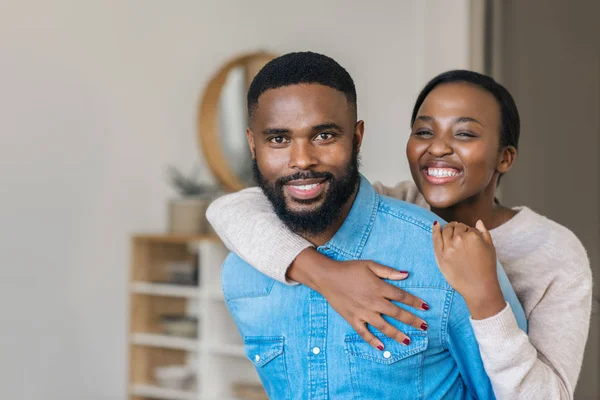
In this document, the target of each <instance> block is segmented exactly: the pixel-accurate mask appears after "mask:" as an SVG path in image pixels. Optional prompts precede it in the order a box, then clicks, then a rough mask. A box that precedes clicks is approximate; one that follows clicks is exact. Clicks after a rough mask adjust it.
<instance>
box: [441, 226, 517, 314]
mask: <svg viewBox="0 0 600 400" xmlns="http://www.w3.org/2000/svg"><path fill="white" fill-rule="evenodd" d="M433 247H434V250H435V257H436V259H437V262H438V266H439V268H440V271H441V272H442V274H443V275H444V278H446V280H447V281H448V283H449V284H450V286H452V287H453V288H454V289H455V290H456V291H457V292H458V293H460V294H461V295H462V297H463V298H464V299H465V302H466V303H467V307H468V308H469V311H470V312H471V317H472V318H473V319H485V318H489V317H492V316H494V315H496V314H498V313H499V312H500V311H502V310H503V309H504V307H505V306H506V302H505V301H504V296H503V294H502V290H501V289H500V283H499V282H498V275H497V272H496V248H495V247H494V243H493V241H492V236H491V235H490V233H489V232H488V230H487V229H486V227H485V225H484V224H483V222H481V221H478V222H477V225H476V228H471V227H469V226H467V225H465V224H461V223H458V222H450V223H449V224H447V225H446V226H444V227H443V228H442V227H441V226H440V224H438V223H437V221H436V223H434V226H433Z"/></svg>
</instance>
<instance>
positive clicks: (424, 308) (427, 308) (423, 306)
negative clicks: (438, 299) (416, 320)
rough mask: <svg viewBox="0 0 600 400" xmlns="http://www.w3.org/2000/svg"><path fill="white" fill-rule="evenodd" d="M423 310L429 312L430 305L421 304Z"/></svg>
mask: <svg viewBox="0 0 600 400" xmlns="http://www.w3.org/2000/svg"><path fill="white" fill-rule="evenodd" d="M421 308H423V310H425V311H427V310H429V304H427V303H423V304H421Z"/></svg>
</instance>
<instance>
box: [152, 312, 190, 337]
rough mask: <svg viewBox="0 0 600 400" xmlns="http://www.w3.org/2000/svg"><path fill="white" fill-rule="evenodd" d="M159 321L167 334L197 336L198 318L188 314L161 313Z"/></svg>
mask: <svg viewBox="0 0 600 400" xmlns="http://www.w3.org/2000/svg"><path fill="white" fill-rule="evenodd" d="M160 323H161V325H162V327H163V331H164V333H165V334H167V335H172V336H179V337H186V338H197V337H198V318H196V317H192V316H189V315H168V314H167V315H161V317H160Z"/></svg>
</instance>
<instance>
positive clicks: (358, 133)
mask: <svg viewBox="0 0 600 400" xmlns="http://www.w3.org/2000/svg"><path fill="white" fill-rule="evenodd" d="M364 135H365V121H363V120H360V121H358V122H357V123H356V125H355V126H354V143H356V150H357V151H360V146H361V145H362V140H363V136H364Z"/></svg>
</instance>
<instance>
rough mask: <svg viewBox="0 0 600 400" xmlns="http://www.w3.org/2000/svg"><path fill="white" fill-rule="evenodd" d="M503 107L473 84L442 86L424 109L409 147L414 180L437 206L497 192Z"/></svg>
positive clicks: (431, 95) (409, 159)
mask: <svg viewBox="0 0 600 400" xmlns="http://www.w3.org/2000/svg"><path fill="white" fill-rule="evenodd" d="M499 135H500V106H499V104H498V102H497V101H496V99H495V98H494V96H493V95H492V94H491V93H488V92H487V91H485V90H484V89H482V88H479V87H478V86H475V85H472V84H468V83H446V84H441V85H439V86H437V87H436V88H435V89H433V90H432V91H431V92H430V93H429V95H428V96H427V97H426V98H425V101H424V102H423V104H422V105H421V107H420V108H419V111H418V112H417V116H416V119H415V122H414V125H413V127H412V132H411V135H410V138H409V140H408V144H407V146H406V155H407V158H408V162H409V165H410V170H411V173H412V176H413V179H414V181H415V183H416V185H417V187H418V188H419V190H420V191H421V193H423V195H424V196H425V199H426V200H427V202H428V203H429V204H430V205H431V206H432V207H433V208H448V207H451V206H454V205H456V204H458V203H461V202H463V201H468V200H471V199H475V198H476V197H475V196H476V195H478V194H479V193H481V192H483V191H484V190H485V189H486V188H490V185H493V188H492V189H491V190H495V185H496V181H497V179H496V178H497V176H498V175H499V172H505V171H503V170H502V168H501V167H502V162H501V161H502V154H501V152H500V136H499Z"/></svg>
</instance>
